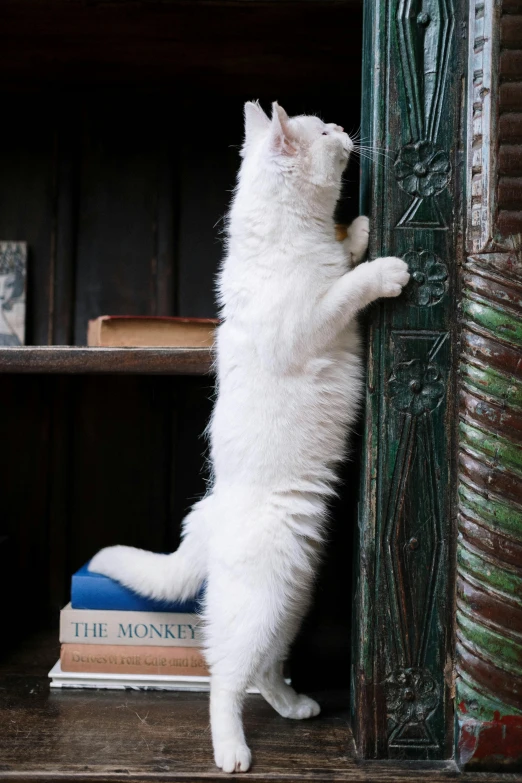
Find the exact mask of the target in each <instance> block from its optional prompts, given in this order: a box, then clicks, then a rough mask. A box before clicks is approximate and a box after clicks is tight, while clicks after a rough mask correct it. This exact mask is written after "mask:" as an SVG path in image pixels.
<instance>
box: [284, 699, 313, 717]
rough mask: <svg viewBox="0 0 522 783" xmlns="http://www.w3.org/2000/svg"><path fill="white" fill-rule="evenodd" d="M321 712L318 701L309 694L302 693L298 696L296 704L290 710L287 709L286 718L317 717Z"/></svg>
mask: <svg viewBox="0 0 522 783" xmlns="http://www.w3.org/2000/svg"><path fill="white" fill-rule="evenodd" d="M320 712H321V708H320V706H319V705H318V703H317V702H316V701H314V700H313V699H311V698H310V697H309V696H305V695H304V694H300V695H299V696H297V697H296V700H295V702H294V704H292V706H291V707H289V708H288V710H285V718H292V719H293V720H306V719H307V718H315V716H316V715H319V713H320Z"/></svg>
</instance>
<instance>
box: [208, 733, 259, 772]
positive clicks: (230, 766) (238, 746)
mask: <svg viewBox="0 0 522 783" xmlns="http://www.w3.org/2000/svg"><path fill="white" fill-rule="evenodd" d="M214 760H215V762H216V766H217V767H219V768H220V769H222V770H223V772H247V771H248V770H249V769H250V762H251V761H252V754H251V753H250V749H249V747H248V746H247V745H245V743H244V742H236V741H234V740H230V741H229V742H226V741H225V742H218V743H216V745H215V747H214Z"/></svg>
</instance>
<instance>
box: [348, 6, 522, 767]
mask: <svg viewBox="0 0 522 783" xmlns="http://www.w3.org/2000/svg"><path fill="white" fill-rule="evenodd" d="M503 12H505V14H507V13H512V14H513V13H516V14H521V13H522V2H520V3H517V2H515V0H503V2H501V1H500V0H467V2H459V0H367V2H366V4H365V45H364V51H365V58H366V59H365V62H364V74H365V85H364V87H363V134H364V135H365V136H366V137H367V138H368V139H369V140H370V143H372V144H373V145H375V146H376V147H379V148H381V150H385V151H386V157H385V159H384V162H382V163H376V164H373V165H372V166H371V167H370V166H369V165H368V164H367V165H366V169H365V170H364V171H363V190H362V207H363V210H369V211H370V214H371V216H372V221H373V230H372V244H371V248H370V252H371V256H372V257H375V256H378V255H399V256H401V257H403V258H404V259H405V260H407V261H408V263H409V265H410V269H411V272H412V280H411V283H410V284H409V286H408V289H407V290H406V291H405V293H404V294H403V296H402V297H401V298H400V299H399V300H391V301H390V300H388V301H386V302H383V303H382V304H380V305H379V306H378V307H377V308H375V310H374V312H373V314H372V316H371V318H370V333H369V357H368V377H367V395H366V403H367V418H368V426H367V427H366V440H365V450H364V459H363V467H364V470H363V480H362V492H361V499H360V514H359V528H358V533H359V546H358V569H357V576H356V602H355V605H356V616H355V623H354V655H353V664H352V683H353V688H352V693H353V725H354V733H355V737H356V743H357V747H358V751H359V753H360V754H361V755H362V756H363V757H366V758H397V759H427V760H430V759H433V760H435V759H444V758H451V757H452V756H453V755H456V758H457V761H458V762H459V764H460V765H461V766H462V767H465V768H492V767H493V768H497V767H499V766H501V765H515V766H516V767H517V768H522V391H521V390H522V233H520V234H517V235H511V236H506V235H505V234H502V233H501V232H500V231H499V227H501V226H505V225H513V224H514V223H513V219H512V218H511V217H510V220H509V221H507V222H506V220H502V212H500V213H499V211H498V209H497V194H498V193H500V192H501V191H500V189H499V183H500V179H499V160H498V158H499V155H498V152H499V146H498V141H499V136H498V125H499V105H500V104H501V100H500V99H501V91H500V85H499V72H500V71H501V67H502V62H503V60H502V59H501V41H500V35H501V30H504V32H505V33H506V35H507V39H508V40H511V39H512V35H511V32H510V31H511V30H512V28H511V27H510V24H509V20H507V19H506V18H505V17H504V16H502V14H503ZM501 22H502V24H501ZM517 29H518V28H517ZM468 31H469V34H468ZM468 35H469V37H468ZM519 50H520V51H519V54H520V53H521V52H522V45H520V46H519ZM512 62H513V63H515V65H514V66H512V68H511V71H510V76H511V78H512V79H514V78H515V77H516V78H517V79H518V81H519V82H520V83H522V58H520V57H519V59H518V60H517V59H516V58H512ZM517 63H518V65H517ZM517 68H518V69H519V71H520V72H517V70H516V69H517ZM510 94H516V95H518V93H517V92H516V91H515V92H514V93H513V91H511V93H510ZM519 98H520V103H521V104H522V97H521V96H519ZM511 104H512V101H511ZM511 104H510V108H511V110H512V111H513V110H514V111H516V112H518V113H519V115H520V116H522V105H520V106H516V105H515V108H514V109H513V105H511ZM507 119H508V120H509V119H510V118H507ZM515 119H516V117H515ZM500 142H501V143H502V136H500ZM517 143H519V144H520V150H519V153H518V154H520V153H521V152H522V141H521V140H520V139H519V140H518V141H517ZM513 149H514V148H513ZM507 152H509V150H507V151H506V150H505V149H504V150H503V149H502V147H500V157H502V156H503V155H505V154H507ZM504 165H505V164H504ZM500 173H501V172H500ZM505 173H506V172H505ZM507 173H508V174H509V173H511V172H509V171H508V172H507ZM508 217H509V215H508ZM515 222H516V221H515ZM456 392H459V397H460V404H458V403H457V394H456ZM454 730H455V731H454ZM455 751H456V752H455Z"/></svg>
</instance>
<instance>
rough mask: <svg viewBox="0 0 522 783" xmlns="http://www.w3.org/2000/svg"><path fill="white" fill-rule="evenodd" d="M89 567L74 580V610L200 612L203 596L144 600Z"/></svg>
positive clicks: (72, 593) (85, 566) (72, 589)
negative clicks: (174, 599)
mask: <svg viewBox="0 0 522 783" xmlns="http://www.w3.org/2000/svg"><path fill="white" fill-rule="evenodd" d="M88 565H89V563H86V564H85V565H84V566H82V568H80V570H79V571H77V572H76V573H75V574H73V576H72V579H71V606H72V608H73V609H108V610H114V611H123V612H198V611H199V610H200V609H201V604H200V600H201V593H200V594H199V595H198V596H196V598H194V599H192V600H190V601H156V600H155V599H153V598H144V597H143V596H141V595H138V593H135V592H134V590H130V589H129V588H128V587H124V586H123V585H122V584H120V583H119V582H116V581H115V580H114V579H110V578H109V577H108V576H103V575H102V574H94V573H92V572H91V571H88V570H87V567H88Z"/></svg>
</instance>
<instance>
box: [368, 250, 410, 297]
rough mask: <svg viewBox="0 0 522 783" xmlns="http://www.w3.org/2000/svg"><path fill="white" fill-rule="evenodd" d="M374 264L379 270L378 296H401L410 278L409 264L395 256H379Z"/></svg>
mask: <svg viewBox="0 0 522 783" xmlns="http://www.w3.org/2000/svg"><path fill="white" fill-rule="evenodd" d="M373 264H375V265H376V271H377V278H378V288H379V292H378V296H387V297H390V296H399V294H400V293H401V291H402V289H403V288H404V286H405V285H407V284H408V282H409V279H410V273H409V272H408V264H407V263H406V262H405V261H403V260H402V259H401V258H395V257H394V256H390V257H388V258H378V259H377V260H376V261H372V262H371V265H372V266H373Z"/></svg>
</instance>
